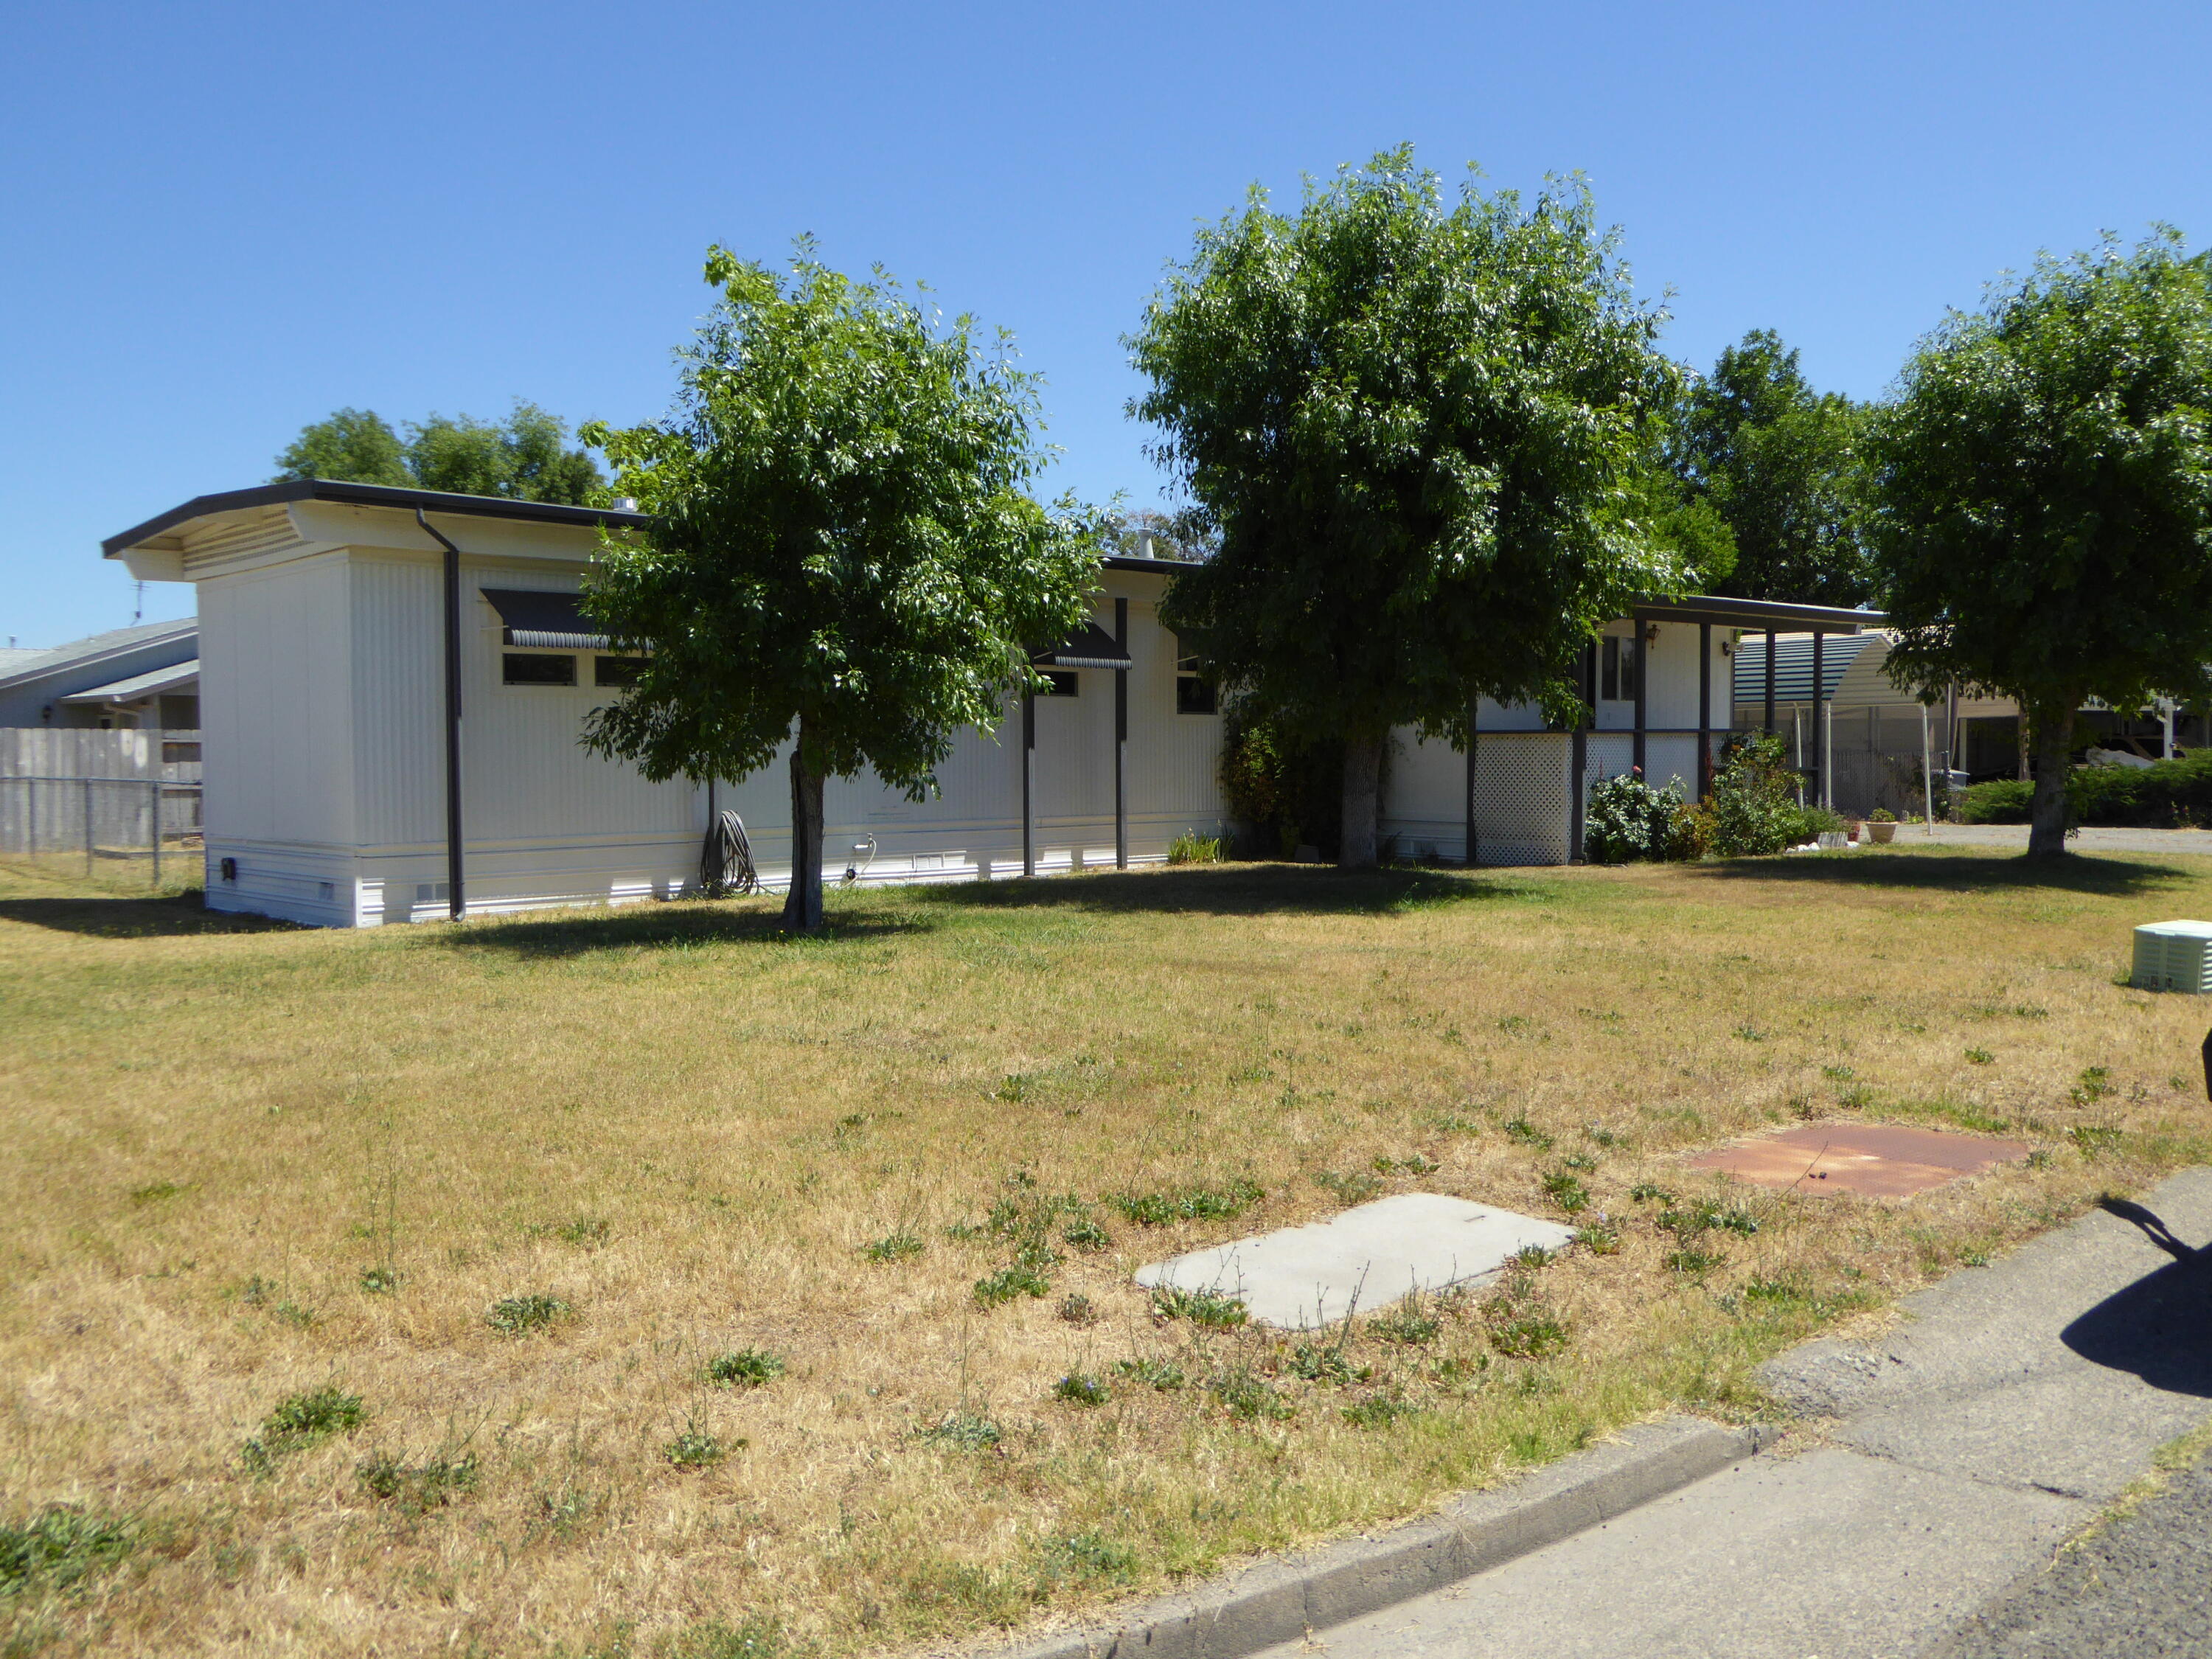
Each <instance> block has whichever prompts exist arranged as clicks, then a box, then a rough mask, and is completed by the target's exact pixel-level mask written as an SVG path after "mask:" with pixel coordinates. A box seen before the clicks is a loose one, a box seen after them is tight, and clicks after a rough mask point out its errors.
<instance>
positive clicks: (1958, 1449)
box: [1267, 832, 2212, 1659]
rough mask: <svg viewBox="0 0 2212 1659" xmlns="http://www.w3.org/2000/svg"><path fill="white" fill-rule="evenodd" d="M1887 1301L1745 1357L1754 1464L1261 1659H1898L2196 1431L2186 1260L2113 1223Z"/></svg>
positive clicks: (2209, 1338) (2207, 1380) (2171, 1219)
mask: <svg viewBox="0 0 2212 1659" xmlns="http://www.w3.org/2000/svg"><path fill="white" fill-rule="evenodd" d="M2136 833H2143V832H2136ZM2208 839H2212V837H2208ZM2142 1204H2143V1206H2144V1208H2145V1209H2147V1210H2148V1211H2149V1212H2154V1214H2155V1215H2156V1216H2157V1217H2158V1218H2161V1219H2162V1220H2163V1221H2164V1222H2165V1223H2166V1224H2167V1225H2169V1226H2171V1228H2172V1231H2173V1232H2174V1233H2176V1234H2178V1235H2179V1236H2180V1237H2181V1239H2183V1240H2185V1241H2186V1242H2187V1243H2190V1244H2203V1243H2206V1242H2207V1241H2208V1240H2212V1170H2191V1171H2188V1172H2186V1173H2185V1174H2182V1175H2179V1176H2174V1177H2173V1178H2172V1179H2171V1180H2169V1181H2167V1182H2165V1183H2164V1184H2163V1185H2161V1186H2160V1188H2157V1189H2156V1190H2155V1191H2154V1192H2153V1193H2150V1194H2146V1195H2145V1197H2144V1198H2143V1200H2142ZM1903 1305H1904V1307H1905V1310H1906V1312H1907V1315H1908V1318H1907V1320H1906V1321H1905V1322H1903V1323H1901V1324H1899V1326H1898V1327H1897V1328H1894V1329H1893V1330H1892V1331H1891V1332H1889V1333H1888V1334H1887V1335H1886V1336H1884V1337H1883V1338H1881V1339H1880V1340H1875V1341H1872V1342H1869V1343H1866V1344H1852V1343H1846V1342H1840V1341H1820V1342H1814V1343H1810V1344H1808V1345H1807V1346H1804V1347H1802V1348H1800V1349H1798V1350H1796V1351H1795V1352H1792V1353H1790V1354H1788V1355H1786V1356H1784V1358H1781V1359H1779V1360H1778V1361H1776V1362H1774V1363H1773V1364H1771V1365H1770V1366H1769V1367H1768V1368H1767V1371H1766V1373H1765V1380H1766V1381H1767V1383H1768V1386H1769V1387H1770V1388H1771V1389H1773V1391H1774V1392H1775V1393H1776V1394H1777V1395H1778V1396H1780V1397H1781V1398H1782V1399H1784V1401H1788V1402H1789V1403H1790V1404H1791V1405H1792V1406H1793V1407H1796V1409H1797V1411H1799V1412H1800V1413H1802V1414H1803V1418H1802V1426H1801V1427H1800V1429H1799V1430H1798V1431H1796V1432H1795V1433H1793V1434H1792V1435H1790V1437H1788V1438H1787V1439H1785V1440H1784V1443H1782V1444H1781V1445H1780V1446H1778V1448H1776V1449H1774V1450H1773V1451H1771V1452H1768V1453H1765V1454H1763V1455H1758V1456H1753V1457H1747V1458H1744V1459H1742V1460H1741V1461H1740V1462H1735V1463H1734V1464H1733V1465H1731V1466H1730V1467H1729V1468H1726V1469H1723V1471H1721V1472H1720V1473H1718V1474H1712V1475H1709V1476H1707V1477H1706V1478H1705V1479H1704V1480H1699V1481H1697V1482H1695V1483H1694V1484H1692V1485H1689V1486H1685V1487H1683V1488H1681V1489H1680V1490H1679V1491H1677V1492H1674V1493H1673V1494H1672V1495H1671V1496H1668V1497H1665V1498H1659V1499H1658V1500H1656V1501H1655V1502H1652V1503H1650V1504H1645V1505H1644V1506H1643V1507H1641V1508H1639V1509H1636V1510H1632V1511H1631V1512H1629V1513H1627V1514H1625V1515H1620V1516H1617V1517H1615V1518H1613V1519H1611V1520H1609V1521H1606V1522H1601V1523H1600V1524H1598V1525H1595V1526H1593V1527H1591V1528H1588V1529H1587V1530H1585V1531H1583V1532H1580V1533H1577V1534H1575V1535H1573V1536H1571V1537H1568V1538H1565V1539H1563V1540H1562V1541H1559V1542H1556V1543H1553V1544H1550V1545H1548V1546H1547V1547H1544V1548H1541V1549H1539V1550H1536V1551H1534V1552H1533V1553H1528V1554H1526V1555H1523V1556H1521V1557H1520V1558H1519V1559H1515V1560H1512V1561H1510V1562H1507V1563H1506V1564H1504V1565H1500V1566H1498V1567H1496V1568H1493V1569H1492V1570H1491V1571H1486V1572H1482V1573H1480V1574H1477V1575H1476V1576H1474V1577H1469V1578H1466V1579H1464V1580H1462V1581H1461V1582H1459V1583H1455V1584H1452V1585H1450V1586H1449V1587H1447V1588H1444V1589H1438V1590H1434V1591H1431V1592H1430V1593H1428V1594H1426V1595H1421V1596H1419V1597H1416V1598H1414V1599H1412V1600H1408V1601H1401V1602H1400V1603H1398V1604H1397V1605H1395V1606H1392V1607H1385V1608H1384V1609H1383V1610H1382V1611H1381V1612H1378V1613H1370V1614H1369V1615H1368V1616H1366V1617H1364V1618H1362V1619H1358V1620H1353V1621H1352V1622H1350V1623H1347V1624H1343V1625H1340V1626H1336V1627H1334V1629H1328V1630H1322V1631H1317V1632H1314V1633H1313V1634H1311V1635H1310V1637H1309V1638H1307V1639H1306V1640H1305V1641H1304V1642H1302V1643H1288V1644H1284V1645H1282V1646H1280V1647H1277V1648H1273V1649H1269V1650H1267V1653H1268V1654H1269V1655H1270V1656H1273V1659H1291V1656H1294V1655H1311V1654H1313V1653H1316V1652H1326V1653H1328V1654H1329V1655H1331V1656H1334V1659H1383V1656H1392V1659H1397V1656H1418V1655H1437V1656H1444V1655H1449V1656H1454V1659H1478V1656H1490V1655H1497V1656H1505V1655H1513V1656H1516V1659H1518V1656H1527V1655H1529V1654H1536V1653H1541V1654H1542V1655H1544V1656H1545V1659H1613V1656H1636V1659H1661V1656H1675V1655H1680V1656H1685V1659H1689V1656H1695V1659H1877V1656H1880V1659H1888V1656H1906V1655H1911V1654H1913V1653H1915V1652H1917V1651H1919V1650H1922V1649H1923V1648H1925V1647H1927V1646H1929V1644H1933V1643H1935V1642H1936V1641H1938V1640H1940V1639H1941V1638H1943V1637H1944V1636H1945V1635H1946V1634H1947V1633H1948V1632H1952V1631H1954V1630H1955V1629H1956V1628H1958V1627H1959V1626H1961V1625H1963V1624H1964V1623H1965V1622H1966V1620H1968V1619H1970V1618H1971V1617H1972V1615H1973V1613H1975V1612H1976V1610H1977V1609H1978V1607H1981V1605H1982V1604H1983V1603H1984V1601H1989V1600H1990V1598H1992V1597H1994V1596H1996V1595H1997V1594H1998V1592H2000V1591H2001V1590H2002V1589H2004V1588H2005V1587H2006V1586H2007V1585H2008V1584H2010V1583H2013V1581H2014V1580H2015V1579H2016V1578H2017V1577H2020V1575H2021V1574H2022V1573H2024V1572H2027V1571H2030V1570H2032V1569H2034V1568H2037V1567H2039V1566H2040V1565H2042V1564H2044V1563H2045V1562H2047V1561H2048V1560H2049V1559H2051V1553H2052V1552H2053V1550H2054V1549H2055V1548H2056V1547H2057V1546H2058V1545H2059V1544H2060V1543H2061V1542H2062V1541H2063V1540H2064V1539H2066V1538H2067V1537H2068V1536H2069V1534H2072V1533H2074V1532H2075V1531H2076V1530H2078V1529H2079V1528H2081V1527H2082V1526H2083V1525H2085V1524H2086V1523H2087V1522H2089V1521H2090V1520H2092V1519H2093V1518H2094V1517H2095V1516H2097V1515H2098V1514H2099V1513H2100V1510H2102V1509H2103V1507H2104V1506H2105V1505H2106V1504H2109V1503H2110V1502H2111V1501H2112V1499H2113V1498H2116V1497H2118V1495H2119V1494H2120V1493H2121V1492H2123V1491H2124V1489H2125V1488H2126V1487H2127V1486H2129V1485H2130V1483H2131V1482H2132V1481H2133V1480H2136V1478H2137V1477H2138V1476H2140V1475H2141V1474H2143V1473H2144V1472H2145V1471H2146V1470H2147V1469H2148V1468H2149V1466H2150V1462H2151V1458H2152V1455H2153V1453H2154V1451H2155V1450H2156V1449H2158V1448H2159V1447H2160V1445H2162V1444H2164V1443H2166V1442H2167V1441H2169V1440H2172V1439H2173V1438H2175V1437H2178V1436H2179V1435H2182V1434H2184V1433H2185V1432H2187V1431H2190V1430H2191V1429H2193V1428H2195V1427H2197V1425H2199V1424H2200V1423H2202V1422H2203V1421H2204V1420H2205V1419H2207V1418H2208V1417H2212V1255H2208V1256H2207V1257H2205V1258H2203V1260H2201V1261H2186V1262H2183V1261H2175V1260H2174V1259H2173V1258H2172V1255H2169V1254H2167V1253H2166V1252H2165V1251H2163V1250H2161V1249H2160V1247H2159V1246H2158V1245H2156V1244H2154V1243H2153V1242H2152V1241H2151V1239H2150V1238H2149V1237H2148V1235H2147V1233H2146V1232H2145V1231H2143V1230H2142V1228H2139V1227H2138V1226H2136V1225H2131V1224H2130V1222H2128V1221H2126V1220H2124V1219H2122V1218H2119V1217H2118V1216H2115V1215H2111V1214H2107V1213H2104V1212H2094V1213H2092V1214H2091V1215H2089V1216H2088V1217H2087V1218H2084V1219H2083V1220H2081V1221H2080V1222H2077V1223H2075V1225H2072V1226H2069V1227H2067V1228H2064V1229H2063V1230H2061V1231H2058V1232H2055V1233H2051V1234H2047V1235H2045V1237H2042V1238H2039V1239H2037V1240H2035V1241H2033V1243H2029V1244H2027V1246H2025V1247H2023V1248H2022V1249H2021V1250H2019V1251H2018V1252H2016V1253H2015V1255H2011V1256H2009V1257H2008V1258H2006V1259H2004V1260H2003V1261H1999V1262H1998V1263H1996V1265H1994V1266H1992V1267H1988V1268H1984V1269H1967V1270H1963V1271H1961V1272H1960V1273H1955V1274H1954V1275H1953V1277H1951V1278H1950V1279H1947V1280H1945V1281H1944V1282H1943V1283H1942V1284H1940V1285H1936V1286H1933V1287H1932V1288H1930V1289H1929V1290H1926V1291H1921V1292H1919V1293H1918V1294H1917V1295H1915V1296H1912V1297H1908V1298H1906V1300H1905V1304H1903ZM2062 1333H2063V1335H2062Z"/></svg>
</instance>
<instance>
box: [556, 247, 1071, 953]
mask: <svg viewBox="0 0 2212 1659" xmlns="http://www.w3.org/2000/svg"><path fill="white" fill-rule="evenodd" d="M707 280H708V282H709V283H713V284H714V285H715V286H716V287H718V288H720V289H721V292H722V297H721V301H720V305H719V307H717V309H716V311H715V312H714V314H713V316H712V317H711V318H710V319H709V320H708V323H707V324H706V325H705V326H704V327H703V328H702V331H701V333H700V336H699V339H698V341H697V343H696V346H695V347H693V348H692V349H690V352H689V355H688V358H687V361H686V362H685V365H684V372H683V377H682V389H681V392H680V396H679V399H678V409H677V411H676V412H675V414H674V415H672V416H671V417H670V418H669V419H668V420H666V421H664V422H657V423H653V424H649V425H645V426H639V427H632V428H629V429H627V430H623V431H612V430H609V429H607V428H604V427H592V428H586V437H587V438H588V439H589V440H590V441H592V442H593V443H595V444H598V445H599V446H600V447H603V448H605V451H606V453H607V455H608V457H609V458H610V459H611V460H612V461H613V462H614V464H615V465H616V468H617V477H618V481H619V487H620V488H621V489H622V490H623V493H624V494H625V495H635V497H637V499H638V501H639V503H640V505H641V507H642V508H643V510H644V511H645V512H646V513H647V514H648V515H649V520H648V522H647V526H646V527H645V528H644V529H643V530H642V531H641V532H636V533H635V534H615V535H610V536H609V537H608V538H606V541H605V546H604V549H603V552H602V562H601V563H600V566H599V570H598V573H597V574H596V575H595V576H594V578H593V580H592V583H591V585H590V587H589V589H588V592H587V593H586V605H587V607H588V608H589V610H590V611H591V612H592V615H594V616H595V617H599V619H600V621H601V622H603V623H605V625H606V627H607V628H608V629H609V630H610V631H611V633H612V634H613V635H615V636H616V637H617V639H619V640H621V641H624V642H626V643H629V644H631V645H634V646H636V647H642V648H643V649H644V650H645V651H646V652H647V653H648V654H647V659H646V666H645V668H644V671H643V674H642V677H641V678H640V680H639V681H638V683H637V684H636V685H635V687H633V688H632V689H630V690H627V691H626V692H624V693H623V696H622V697H621V698H620V699H619V700H618V701H617V702H615V703H613V704H611V706H609V707H607V708H602V709H599V710H597V711H595V713H594V714H593V715H592V719H591V722H590V724H589V726H588V727H587V731H586V742H587V743H588V744H590V745H591V746H592V748H594V749H596V750H599V752H601V753H603V754H606V755H610V756H618V757H623V758H624V759H627V760H629V761H632V762H634V763H635V764H636V765H637V766H638V768H639V769H641V771H642V772H644V774H645V775H647V777H649V778H654V779H661V778H669V777H674V776H678V775H683V776H685V777H689V778H691V779H694V780H702V779H706V778H713V777H732V778H734V777H743V776H745V775H747V774H749V773H751V772H754V771H756V770H757V769H760V768H761V767H763V766H766V765H768V764H769V763H771V762H772V761H773V760H774V758H775V756H776V754H777V753H778V751H779V750H782V749H783V748H784V747H785V746H786V745H787V744H789V745H790V761H789V766H790V777H791V798H792V844H793V857H792V863H793V869H792V883H791V890H790V893H789V896H788V897H787V901H786V903H785V907H784V917H785V921H786V924H787V926H789V927H792V928H793V929H808V928H812V927H818V926H819V925H820V923H821V920H822V797H823V781H824V780H825V779H828V778H831V777H849V776H852V775H854V774H855V773H857V772H859V771H860V769H862V768H863V767H868V768H872V769H874V771H875V772H876V774H877V775H878V776H879V777H881V778H882V779H883V780H884V782H886V783H888V784H890V785H891V786H892V787H895V788H899V789H902V790H904V791H905V792H906V793H907V794H908V797H909V798H910V799H921V798H922V797H923V796H924V795H925V794H926V793H927V792H929V791H930V790H932V789H933V788H934V787H935V769H936V768H937V766H938V765H939V763H941V762H942V761H943V760H944V759H945V756H946V755H947V754H948V753H949V752H950V750H951V745H952V742H953V739H954V738H955V737H956V735H957V733H958V732H960V731H961V730H962V729H963V727H967V726H978V727H981V728H982V729H984V730H986V731H988V730H992V729H994V728H995V726H997V723H998V721H999V720H1000V715H1001V714H1002V712H1003V710H1004V708H1005V705H1006V699H1007V696H1008V695H1009V693H1010V692H1011V691H1012V690H1015V689H1017V688H1018V687H1019V686H1022V685H1024V684H1026V685H1030V686H1042V680H1041V679H1040V678H1037V677H1036V673H1035V671H1034V670H1033V669H1031V668H1030V666H1029V654H1030V650H1031V649H1033V648H1035V647H1038V646H1040V645H1042V644H1048V643H1052V642H1055V641H1058V640H1060V639H1061V638H1064V637H1065V636H1066V634H1067V632H1068V630H1069V629H1072V628H1073V626H1074V625H1075V624H1076V623H1077V622H1078V621H1079V619H1080V618H1081V617H1082V614H1083V606H1084V602H1085V595H1086V593H1087V592H1089V591H1090V590H1091V588H1092V587H1093V586H1095V585H1096V580H1097V548H1096V545H1095V536H1096V533H1097V527H1096V526H1093V525H1091V524H1090V523H1089V522H1088V521H1086V520H1083V519H1081V518H1079V515H1077V514H1075V513H1074V512H1073V508H1072V505H1071V504H1068V503H1065V502H1063V503H1062V504H1061V505H1062V510H1060V511H1057V512H1055V511H1049V510H1048V509H1047V508H1046V507H1043V506H1042V505H1040V504H1039V503H1038V502H1037V501H1036V500H1035V499H1034V498H1033V497H1032V496H1031V495H1030V486H1031V484H1032V483H1034V481H1035V480H1036V477H1037V475H1038V472H1039V471H1040V469H1041V468H1042V465H1043V460H1044V456H1043V453H1042V448H1041V447H1040V445H1039V443H1038V441H1037V437H1036V434H1037V431H1038V428H1039V422H1038V419H1037V402H1036V388H1037V380H1036V377H1035V376H1033V375H1030V374H1025V373H1024V372H1022V371H1020V370H1018V369H1017V368H1014V367H1013V366H1012V351H1011V348H1010V342H1009V341H1008V340H1007V338H1006V336H1004V335H1000V337H998V339H997V340H996V341H995V342H994V343H991V344H989V345H988V346H986V345H985V344H984V343H982V342H981V341H979V339H978V338H977V331H976V329H975V324H974V323H973V321H972V320H971V319H969V318H967V317H964V316H963V317H961V318H959V319H957V320H955V321H954V322H952V323H951V325H943V324H941V323H939V321H937V320H936V319H934V316H933V313H932V312H931V311H929V310H927V309H926V308H925V307H924V306H923V305H922V304H921V303H920V302H919V301H918V300H917V299H916V298H915V297H913V296H911V295H908V294H907V293H906V292H905V291H903V290H902V289H897V288H895V287H893V286H891V285H890V283H888V282H885V281H881V280H879V281H878V282H876V283H854V282H853V281H851V280H849V279H848V278H847V277H845V276H841V275H839V274H838V273H837V272H836V271H834V270H829V269H827V268H826V267H824V266H823V265H822V264H818V263H817V261H816V260H815V259H814V258H813V257H812V252H811V247H810V246H809V245H807V244H806V243H805V242H802V243H801V244H800V247H799V257H798V258H795V259H794V260H793V264H792V267H791V270H790V272H789V274H788V275H787V276H779V275H778V274H776V273H775V272H772V271H770V270H769V269H768V268H766V267H765V266H763V265H761V264H755V263H753V262H751V261H749V260H744V259H740V258H737V257H736V256H735V255H734V254H732V253H730V252H726V251H725V250H724V249H722V248H720V247H717V248H714V249H713V250H712V251H711V252H709V254H708V260H707ZM794 738H795V741H794Z"/></svg>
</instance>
